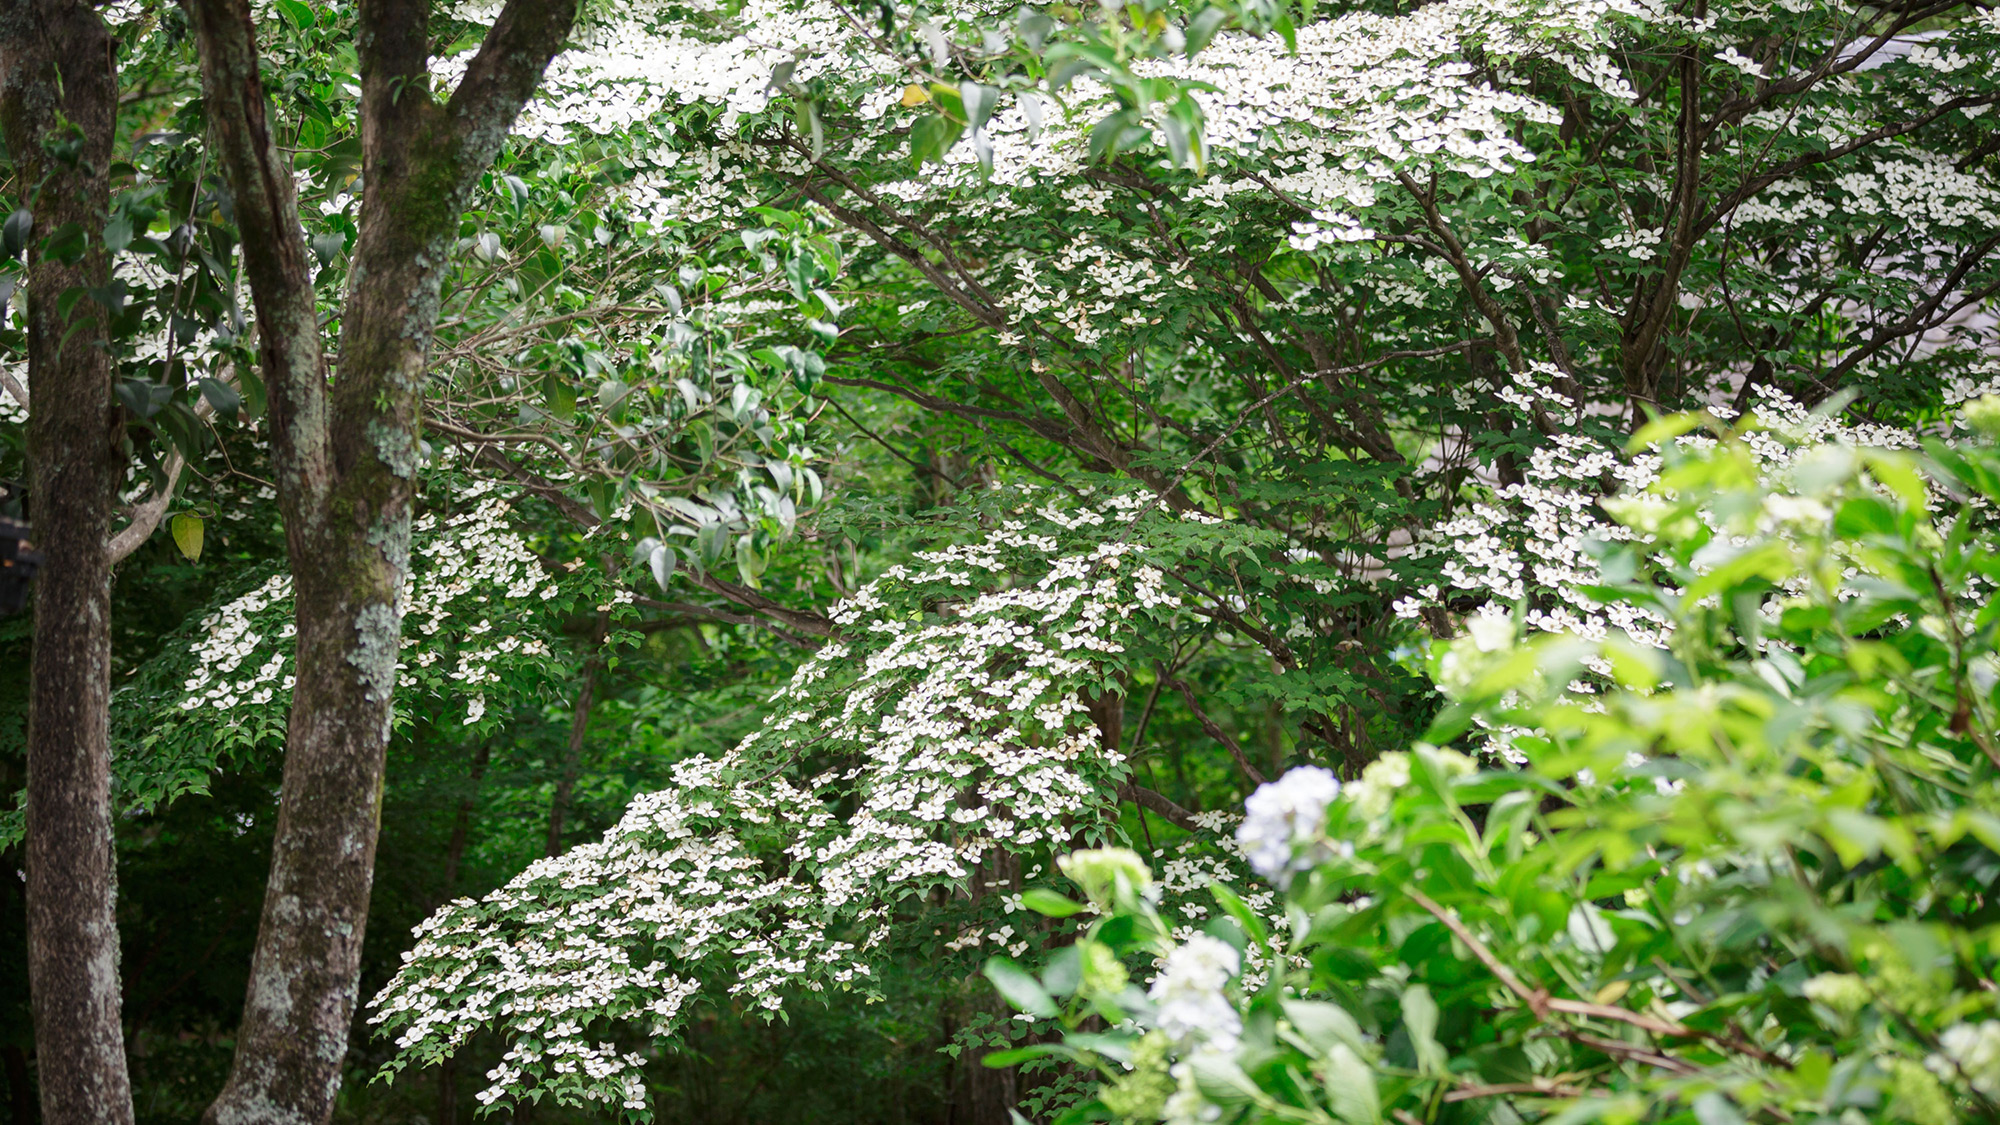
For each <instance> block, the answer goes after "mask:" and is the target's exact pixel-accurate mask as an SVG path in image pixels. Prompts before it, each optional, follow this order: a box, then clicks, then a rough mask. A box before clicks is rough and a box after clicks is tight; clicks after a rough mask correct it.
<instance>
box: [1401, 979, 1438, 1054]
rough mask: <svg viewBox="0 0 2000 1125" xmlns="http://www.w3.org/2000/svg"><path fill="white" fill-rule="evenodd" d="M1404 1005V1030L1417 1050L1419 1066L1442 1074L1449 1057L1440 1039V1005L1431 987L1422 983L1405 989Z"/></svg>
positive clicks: (1411, 1044)
mask: <svg viewBox="0 0 2000 1125" xmlns="http://www.w3.org/2000/svg"><path fill="white" fill-rule="evenodd" d="M1402 1006H1403V1031H1404V1032H1405V1033H1406V1034H1408V1035H1409V1037H1410V1048H1411V1049H1412V1050H1413V1051H1415V1052H1416V1056H1417V1069H1419V1070H1421V1071H1423V1072H1424V1073H1425V1074H1431V1075H1441V1074H1443V1073H1444V1072H1445V1071H1446V1069H1447V1068H1448V1067H1449V1064H1450V1060H1449V1059H1447V1058H1446V1056H1445V1053H1444V1048H1443V1047H1442V1046H1439V1044H1438V1041H1437V1027H1438V1006H1437V1001H1436V1000H1435V999H1433V998H1432V997H1431V990H1430V989H1428V988H1426V987H1424V986H1423V985H1421V984H1413V985H1411V986H1410V987H1408V988H1406V989H1404V990H1403V1004H1402Z"/></svg>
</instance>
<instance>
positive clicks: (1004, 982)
mask: <svg viewBox="0 0 2000 1125" xmlns="http://www.w3.org/2000/svg"><path fill="white" fill-rule="evenodd" d="M981 971H982V972H984V973H985V974H986V979H987V980H990V981H992V982H993V987H995V988H997V989H999V990H1000V995H1001V996H1003V997H1005V998H1006V1000H1007V1002H1008V1003H1009V1004H1012V1005H1013V1006H1014V1007H1016V1008H1018V1009H1020V1010H1021V1011H1023V1012H1026V1013H1028V1014H1029V1015H1032V1016H1041V1017H1042V1018H1043V1019H1054V1018H1055V1017H1056V1015H1057V1014H1058V1013H1059V1011H1060V1009H1058V1008H1057V1007H1056V1002H1055V998H1054V997H1052V996H1050V995H1049V991H1048V989H1046V988H1043V987H1042V982H1041V981H1038V980H1036V979H1035V978H1034V977H1033V976H1032V975H1031V974H1029V972H1028V971H1027V970H1026V969H1023V968H1021V967H1020V966H1019V965H1016V964H1015V963H1014V962H1012V961H1010V960H1008V959H1007V958H1005V957H994V958H992V959H990V960H988V961H987V962H986V967H985V968H984V969H982V970H981ZM988 1065H995V1064H988ZM997 1065H1001V1066H1006V1065H1008V1064H1006V1063H1000V1064H997Z"/></svg>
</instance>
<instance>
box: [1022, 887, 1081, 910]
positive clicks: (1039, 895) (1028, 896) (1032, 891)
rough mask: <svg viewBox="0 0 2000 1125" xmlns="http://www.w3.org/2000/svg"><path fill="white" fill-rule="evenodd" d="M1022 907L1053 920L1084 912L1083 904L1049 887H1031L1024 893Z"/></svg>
mask: <svg viewBox="0 0 2000 1125" xmlns="http://www.w3.org/2000/svg"><path fill="white" fill-rule="evenodd" d="M1021 905H1023V906H1025V907H1027V908H1028V909H1030V910H1032V911H1034V912H1035V913H1037V914H1046V915H1048V916H1049V917H1051V918H1067V917H1069V916H1070V915H1072V914H1077V913H1080V912H1081V911H1082V910H1083V906H1082V905H1081V904H1079V903H1075V902H1072V901H1070V900H1069V899H1067V898H1065V897H1063V896H1062V895H1060V894H1057V893H1056V892H1055V891H1052V890H1050V889H1048V888H1047V887H1030V888H1028V889H1027V890H1025V891H1022V892H1021Z"/></svg>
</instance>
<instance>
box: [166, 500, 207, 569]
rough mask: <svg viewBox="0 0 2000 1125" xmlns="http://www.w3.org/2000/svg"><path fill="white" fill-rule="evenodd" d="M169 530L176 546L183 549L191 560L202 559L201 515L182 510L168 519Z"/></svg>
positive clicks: (182, 551) (184, 553)
mask: <svg viewBox="0 0 2000 1125" xmlns="http://www.w3.org/2000/svg"><path fill="white" fill-rule="evenodd" d="M167 530H168V531H169V532H171V533H172V535H173V537H174V546H176V547H179V548H180V549H181V554H183V555H186V556H187V560H188V561H189V562H200V561H201V535H202V522H201V517H200V516H198V515H195V514H194V513H193V512H181V513H179V514H177V515H175V516H174V518H173V519H171V520H168V521H167Z"/></svg>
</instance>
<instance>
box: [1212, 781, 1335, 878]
mask: <svg viewBox="0 0 2000 1125" xmlns="http://www.w3.org/2000/svg"><path fill="white" fill-rule="evenodd" d="M1338 796H1340V779H1339V778H1336V777H1334V776H1333V771H1332V770H1328V769H1324V768H1322V767H1320V766H1300V767H1298V768H1297V769H1294V770H1292V771H1291V772H1289V773H1287V774H1286V775H1285V776H1283V777H1281V778H1279V779H1278V780H1276V781H1272V782H1267V783H1265V784H1263V785H1260V786H1258V787H1257V791H1256V792H1255V793H1252V794H1251V795H1250V799H1249V800H1248V801H1245V802H1244V803H1243V823H1242V824H1241V825H1238V826H1237V829H1236V842H1237V843H1238V844H1240V845H1242V847H1243V856H1244V858H1245V859H1246V860H1248V861H1249V863H1250V866H1251V867H1252V868H1254V869H1255V870H1256V872H1257V874H1259V875H1262V876H1263V877H1264V878H1266V879H1269V880H1270V881H1271V882H1273V883H1275V884H1276V885H1277V886H1278V887H1280V888H1284V887H1289V886H1291V883H1292V876H1293V875H1295V874H1297V873H1298V872H1300V871H1305V870H1308V869H1310V868H1312V867H1313V866H1315V865H1317V864H1320V863H1324V862H1326V861H1327V860H1329V859H1332V858H1333V856H1334V850H1333V848H1331V847H1330V846H1328V844H1327V842H1326V840H1325V839H1324V833H1325V830H1326V807H1327V806H1328V805H1330V804H1332V803H1333V799H1334V798H1335V797H1338Z"/></svg>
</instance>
